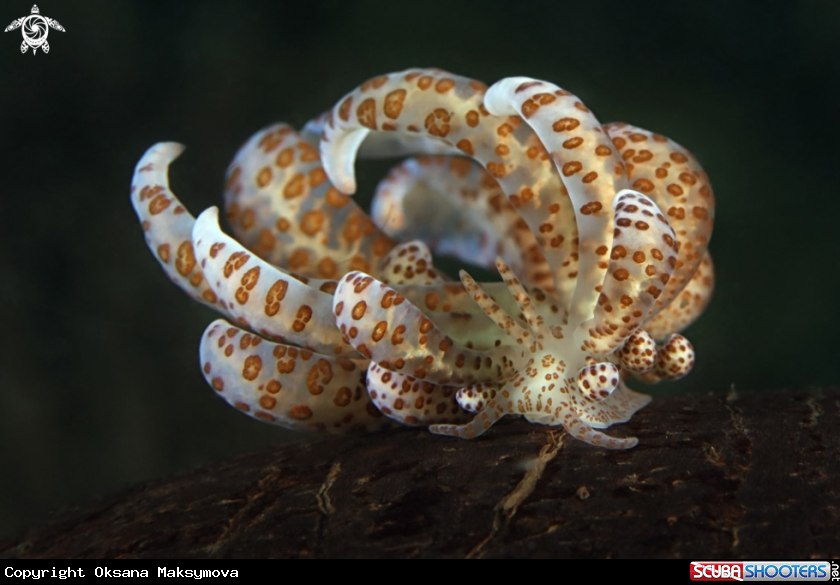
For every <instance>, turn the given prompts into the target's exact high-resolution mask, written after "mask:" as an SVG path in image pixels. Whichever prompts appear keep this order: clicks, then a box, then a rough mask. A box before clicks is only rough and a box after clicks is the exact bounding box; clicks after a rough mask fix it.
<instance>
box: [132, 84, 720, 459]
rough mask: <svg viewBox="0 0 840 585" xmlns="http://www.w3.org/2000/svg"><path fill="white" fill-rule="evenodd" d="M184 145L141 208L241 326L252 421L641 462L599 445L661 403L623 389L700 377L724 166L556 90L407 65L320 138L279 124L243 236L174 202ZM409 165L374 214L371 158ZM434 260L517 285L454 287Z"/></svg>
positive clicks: (620, 441)
mask: <svg viewBox="0 0 840 585" xmlns="http://www.w3.org/2000/svg"><path fill="white" fill-rule="evenodd" d="M181 149H182V147H180V146H179V145H176V144H172V143H162V144H158V145H156V146H154V147H152V148H151V149H150V150H149V151H148V152H147V153H146V154H145V155H144V157H143V158H142V159H141V161H140V162H139V163H138V165H137V168H136V170H135V175H134V181H133V185H132V202H133V204H134V206H135V209H136V211H137V213H138V216H139V217H140V219H141V222H142V224H143V227H144V230H145V233H146V240H147V243H148V245H149V247H150V248H151V250H152V251H153V253H154V254H155V255H156V257H157V259H158V261H159V262H160V263H161V265H162V267H163V268H164V270H165V271H166V272H167V274H168V275H169V276H170V278H171V279H172V280H173V281H174V282H175V283H176V284H177V285H179V286H180V287H181V288H182V289H184V290H185V291H186V292H187V293H188V294H190V295H191V296H192V297H193V298H195V299H196V300H199V301H200V302H202V303H205V304H207V305H209V306H211V307H213V308H215V309H216V310H218V311H219V312H220V313H222V314H223V315H224V316H226V317H227V319H228V320H229V321H231V322H232V323H231V322H227V321H225V320H222V319H220V320H218V321H216V322H214V323H212V324H211V325H210V327H208V329H207V331H206V332H205V334H204V335H203V337H202V342H201V349H200V354H201V365H202V369H203V372H204V375H205V377H206V379H207V381H208V382H209V383H210V385H211V386H212V387H213V388H214V389H215V390H216V391H217V392H218V393H219V394H220V395H221V396H222V397H223V398H225V399H226V400H227V401H228V402H230V403H231V404H232V405H234V406H236V407H237V408H239V409H240V410H243V411H245V412H247V413H248V414H250V415H251V416H254V417H256V418H259V419H261V420H265V421H268V422H272V423H275V424H279V425H283V426H287V427H291V428H298V429H319V430H327V431H339V432H343V431H347V430H352V429H364V430H374V429H377V428H382V427H383V426H387V425H388V424H391V423H392V421H396V422H398V423H401V424H405V425H422V426H429V428H430V430H431V431H432V432H434V433H438V434H443V435H454V436H459V437H464V438H472V437H475V436H478V435H480V434H482V433H483V432H484V431H486V430H487V429H488V428H489V427H490V426H492V425H493V424H494V423H495V422H496V421H498V420H499V419H500V418H501V417H503V416H505V415H508V414H510V415H523V416H524V417H525V418H526V419H527V420H529V421H531V422H536V423H540V424H545V425H557V426H562V427H564V428H565V430H566V431H567V432H568V433H569V434H571V435H572V436H575V437H577V438H579V439H581V440H583V441H586V442H587V443H590V444H593V445H598V446H603V447H607V448H614V449H626V448H630V447H633V446H634V445H635V444H636V443H637V440H636V439H635V438H614V437H610V436H608V435H606V434H604V433H603V432H602V431H601V429H604V428H606V427H609V426H610V425H612V424H615V423H620V422H625V421H627V420H629V419H630V418H631V417H632V415H633V414H634V413H635V412H636V411H637V410H639V409H640V408H642V407H643V406H645V405H646V404H647V403H648V402H649V400H650V398H649V397H648V396H646V395H643V394H639V393H637V392H634V391H632V390H631V389H630V388H628V387H627V385H626V383H625V381H626V379H627V378H628V377H629V376H630V375H635V376H637V377H639V378H642V379H643V380H646V381H658V380H663V379H677V378H679V377H682V376H684V375H685V374H687V373H688V372H689V371H690V369H691V367H692V365H693V363H694V351H693V348H692V347H691V345H690V343H689V342H688V341H687V340H686V339H685V338H684V337H683V336H682V335H680V334H679V333H678V332H679V331H681V330H682V329H684V328H685V327H687V326H688V325H689V324H690V323H691V322H693V321H694V319H696V318H697V317H698V316H699V314H700V313H701V312H702V311H703V309H704V308H705V306H706V304H707V303H708V300H709V298H710V295H711V291H712V288H713V280H714V277H713V267H712V263H711V258H710V256H709V254H708V250H707V248H708V242H709V238H710V236H711V230H712V223H713V218H714V197H713V195H712V192H711V189H710V187H709V182H708V178H707V177H706V174H705V173H704V171H703V170H702V168H701V167H700V165H699V164H698V163H697V161H696V159H695V158H694V156H692V155H691V153H689V152H688V151H687V150H686V149H684V148H683V147H682V146H680V145H678V144H676V143H675V142H673V141H671V140H670V139H668V138H666V137H664V136H662V135H659V134H655V133H651V132H648V131H646V130H643V129H640V128H636V127H633V126H630V125H627V124H608V125H601V123H600V122H599V121H598V120H597V119H596V118H595V116H594V115H593V114H592V112H590V111H589V109H587V108H586V107H585V106H584V105H583V103H582V102H581V101H580V100H579V99H578V98H577V97H575V96H574V95H573V94H571V93H569V92H568V91H565V90H563V89H561V88H559V87H557V86H555V85H553V84H550V83H548V82H544V81H538V80H534V79H530V78H522V77H517V78H506V79H503V80H501V81H499V82H497V83H496V84H494V85H493V86H491V87H490V88H488V87H487V86H486V85H484V84H482V83H480V82H477V81H474V80H470V79H467V78H463V77H459V76H456V75H452V74H450V73H447V72H444V71H440V70H430V69H416V70H408V71H404V72H400V73H394V74H390V75H386V76H381V77H377V78H375V79H372V80H370V81H368V82H366V83H365V84H363V85H362V86H360V87H359V88H358V89H356V90H354V91H353V92H351V93H350V94H348V95H347V96H345V97H344V98H343V99H342V100H340V101H339V102H338V104H337V105H336V106H335V107H334V108H333V110H331V111H330V112H328V113H327V114H326V115H322V116H320V117H319V118H316V119H315V120H313V121H311V122H309V123H308V124H307V125H306V126H305V127H304V129H303V130H302V131H301V132H300V133H297V132H295V131H294V130H293V129H292V128H291V127H289V126H287V125H284V124H278V125H275V126H272V127H269V128H267V129H265V130H263V131H261V132H259V133H258V134H257V135H255V136H254V137H253V138H252V139H251V140H250V141H249V142H248V143H246V144H245V145H244V146H243V147H242V149H241V150H240V151H239V153H238V154H237V155H236V157H235V159H234V161H233V163H232V165H231V166H230V168H229V170H228V175H227V177H228V178H227V185H226V189H225V204H226V205H225V207H226V212H227V218H228V220H229V221H230V224H231V226H232V229H233V232H234V235H235V236H236V239H234V238H231V237H230V236H227V235H226V234H224V233H223V232H222V231H221V229H220V227H219V223H218V211H217V210H216V208H210V209H208V210H206V211H205V212H204V213H202V214H201V215H200V216H199V217H198V218H197V219H194V218H193V216H192V215H190V214H189V213H188V212H187V211H186V209H185V208H184V206H183V205H182V204H181V203H180V202H179V201H178V200H177V198H176V197H175V195H174V194H173V193H172V192H171V190H170V189H169V185H168V178H167V173H168V166H169V164H170V163H171V162H172V161H173V160H174V159H175V158H176V157H177V156H178V155H179V154H180V152H181ZM319 149H320V150H319ZM393 155H411V156H415V155H416V156H418V158H409V159H407V160H405V161H404V162H403V163H401V164H400V165H399V166H398V167H396V168H395V169H394V170H393V171H392V172H391V173H390V175H389V176H388V177H387V178H386V179H385V180H384V181H383V182H382V183H381V184H380V186H379V187H378V188H377V191H376V194H375V196H374V201H373V208H372V215H373V218H372V219H371V218H370V217H368V216H367V215H366V214H365V213H364V212H363V211H362V210H361V209H360V208H359V207H358V206H357V205H356V204H355V203H354V201H353V199H352V197H349V195H352V194H353V193H354V192H355V190H356V186H355V179H354V164H355V159H356V157H357V156H371V157H381V156H393ZM400 242H402V243H400ZM433 254H443V255H449V256H454V257H456V258H459V259H461V260H464V261H466V262H469V263H471V264H473V265H478V266H482V267H485V268H491V269H493V270H497V271H498V272H499V274H500V275H501V277H502V282H490V283H477V282H476V281H475V280H474V279H473V278H471V277H470V276H469V274H468V273H467V272H465V271H461V273H460V282H459V281H452V280H450V279H448V278H447V277H446V276H445V275H443V274H442V273H441V272H440V271H439V270H438V269H437V268H436V267H435V266H434V264H433V256H432V255H433ZM657 342H659V343H657ZM382 415H384V417H383V416H382Z"/></svg>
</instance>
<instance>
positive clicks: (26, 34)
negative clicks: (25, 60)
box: [3, 4, 64, 55]
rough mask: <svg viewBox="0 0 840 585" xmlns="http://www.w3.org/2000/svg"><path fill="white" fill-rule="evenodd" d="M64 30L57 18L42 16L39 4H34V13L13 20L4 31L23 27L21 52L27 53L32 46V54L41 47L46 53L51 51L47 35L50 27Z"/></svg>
mask: <svg viewBox="0 0 840 585" xmlns="http://www.w3.org/2000/svg"><path fill="white" fill-rule="evenodd" d="M51 28H53V29H55V30H57V31H60V32H64V27H63V26H61V25H60V24H58V21H57V20H53V19H52V18H47V17H46V16H41V11H40V10H38V5H37V4H35V5H33V6H32V14H30V15H29V16H24V17H22V18H18V19H17V20H13V21H12V24H10V25H9V26H7V27H6V30H4V31H3V32H9V31H10V30H17V29H21V33H22V34H23V42H22V43H21V45H20V52H21V53H25V52H26V51H27V50H29V49H30V48H31V49H32V54H33V55H34V54H35V53H37V52H38V49H39V48H40V49H41V50H42V51H44V53H49V52H50V44H49V43H48V42H47V35H48V34H49V32H50V29H51Z"/></svg>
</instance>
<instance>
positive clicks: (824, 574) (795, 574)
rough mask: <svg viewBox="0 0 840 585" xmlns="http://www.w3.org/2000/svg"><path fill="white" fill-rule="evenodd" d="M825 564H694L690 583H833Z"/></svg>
mask: <svg viewBox="0 0 840 585" xmlns="http://www.w3.org/2000/svg"><path fill="white" fill-rule="evenodd" d="M832 565H834V566H835V567H836V563H829V562H828V561H694V562H692V563H691V580H692V581H793V582H797V583H801V582H803V581H828V580H829V579H831V580H835V579H834V572H833V567H832Z"/></svg>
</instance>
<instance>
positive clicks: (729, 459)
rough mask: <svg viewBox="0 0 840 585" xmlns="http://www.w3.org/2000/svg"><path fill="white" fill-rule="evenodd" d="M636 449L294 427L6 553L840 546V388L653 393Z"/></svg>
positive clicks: (92, 507)
mask: <svg viewBox="0 0 840 585" xmlns="http://www.w3.org/2000/svg"><path fill="white" fill-rule="evenodd" d="M626 427H627V428H626V429H625V428H623V427H617V429H616V434H619V435H621V436H624V435H629V434H634V435H636V436H638V437H639V445H638V447H636V448H635V449H632V450H629V451H607V450H605V449H596V448H594V447H591V446H589V445H586V444H584V443H581V442H579V441H574V440H572V439H570V438H568V437H565V436H564V434H563V433H562V432H556V431H551V430H550V429H547V428H542V427H535V426H534V425H529V424H527V423H524V422H520V421H511V422H508V423H505V424H500V425H498V426H497V427H494V428H493V430H492V432H490V433H488V434H487V435H486V436H483V437H481V438H479V439H476V440H474V441H461V440H455V439H449V438H443V437H438V436H434V435H431V434H429V433H427V432H425V431H421V430H416V429H414V430H412V429H400V430H397V431H394V432H390V433H383V434H379V435H371V436H367V437H360V438H347V437H336V438H326V439H319V440H313V441H306V442H304V441H301V442H296V443H287V444H283V445H281V446H278V447H276V448H274V449H272V450H269V451H264V452H261V453H255V454H250V455H243V456H241V457H238V458H235V459H232V460H230V461H226V462H223V463H219V464H215V465H212V466H208V467H205V468H202V469H198V470H195V471H193V472H190V473H187V474H185V475H181V476H178V477H173V478H168V479H163V480H159V481H155V482H151V483H148V484H145V485H140V486H137V487H134V488H131V489H129V490H127V491H126V492H124V493H122V494H118V495H115V496H111V497H108V498H104V499H102V500H101V501H99V502H95V503H92V504H89V505H86V506H84V507H81V508H79V509H77V510H74V511H71V512H68V513H67V514H65V515H63V516H61V517H58V518H57V519H55V520H53V521H52V522H50V523H48V524H47V525H44V526H41V527H39V528H36V529H33V530H31V531H30V532H29V533H28V534H26V535H25V536H23V537H21V538H18V539H14V540H7V541H5V542H0V557H5V558H37V557H71V558H82V557H133V558H184V557H368V556H370V557H373V556H375V557H677V558H689V557H690V558H714V557H721V558H748V557H749V558H828V557H830V556H832V555H835V556H836V555H837V554H840V528H838V526H840V480H838V472H840V460H838V456H837V454H838V452H840V433H838V431H837V429H838V427H840V390H839V389H837V388H830V389H823V390H814V391H811V392H807V393H805V392H801V393H770V394H750V395H745V396H741V397H736V396H735V395H730V396H729V397H726V398H724V397H720V396H709V397H702V398H698V397H689V398H682V399H657V400H655V401H654V402H653V404H652V405H651V406H650V407H648V408H647V409H645V410H643V411H641V412H640V413H639V414H638V415H637V416H636V418H634V419H633V421H632V422H631V423H629V424H628V425H626Z"/></svg>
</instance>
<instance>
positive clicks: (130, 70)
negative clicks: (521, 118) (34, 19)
mask: <svg viewBox="0 0 840 585" xmlns="http://www.w3.org/2000/svg"><path fill="white" fill-rule="evenodd" d="M28 2H31V0H28V1H27V0H15V1H11V0H10V1H6V2H3V3H2V8H0V26H3V27H5V25H6V24H7V23H9V22H11V21H13V20H14V19H16V18H19V17H22V16H26V15H28V14H29V13H30V10H31V5H30V4H29V3H28ZM39 7H40V9H41V14H42V15H45V16H49V17H50V18H54V19H56V20H58V21H59V22H60V23H61V24H62V25H63V26H64V27H65V28H66V32H64V33H60V32H57V31H51V32H50V34H49V41H50V46H51V50H50V52H49V54H46V55H45V54H43V53H42V52H41V51H39V52H38V54H37V55H35V56H33V55H32V53H31V51H30V52H27V54H24V55H22V54H21V53H20V50H19V46H20V43H21V40H22V39H21V33H20V31H19V30H18V31H12V32H8V33H5V34H0V153H2V159H1V160H2V162H0V177H2V180H0V323H2V333H0V537H2V536H9V535H11V534H14V533H15V532H18V531H20V530H22V529H24V528H26V527H28V526H30V525H32V524H34V523H37V522H40V521H43V520H44V519H45V518H46V517H47V516H48V514H49V513H50V512H53V511H56V510H59V509H61V508H63V507H66V506H68V505H71V504H74V503H82V502H84V501H86V500H89V499H91V498H94V497H96V496H99V495H103V494H106V493H109V492H113V491H116V490H118V489H120V488H122V487H125V486H127V485H130V484H132V483H136V482H139V481H142V480H147V479H151V478H157V477H161V476H164V475H166V474H170V473H173V472H177V471H182V470H186V469H190V468H193V467H195V466H198V465H200V464H202V463H204V462H208V461H213V460H219V459H223V458H225V457H228V456H231V455H234V454H237V453H243V452H246V451H250V450H255V449H258V448H260V447H262V446H265V445H269V444H272V443H276V442H278V441H282V440H286V439H287V438H288V437H289V436H291V433H288V432H286V431H283V430H282V429H277V428H274V427H271V426H269V425H265V424H261V423H258V422H256V421H254V420H252V419H250V418H247V417H245V416H243V415H241V414H239V413H237V412H235V411H234V410H233V409H231V408H230V407H228V406H227V405H226V404H225V403H224V402H223V401H222V400H220V399H219V398H217V397H215V396H214V395H213V392H212V390H211V389H210V388H209V387H208V386H207V385H206V384H205V382H204V380H203V378H202V375H201V373H200V371H199V363H198V341H199V338H200V335H201V333H202V331H203V330H204V328H205V326H206V325H207V324H208V323H209V322H210V321H211V320H213V319H214V318H215V314H214V313H213V312H212V311H210V310H209V309H206V308H203V307H201V306H199V305H198V304H197V303H194V302H192V301H191V300H190V299H188V298H187V296H186V295H184V294H183V293H182V292H181V291H180V290H179V289H177V288H176V287H175V286H174V285H172V284H171V283H170V282H169V281H168V279H167V278H166V277H165V276H164V274H163V272H162V270H161V269H160V268H159V266H158V264H157V262H156V261H155V260H154V259H153V257H152V255H151V254H150V252H149V251H148V250H147V248H146V246H145V244H144V242H143V234H142V230H141V228H140V225H139V224H138V221H137V219H136V216H135V214H134V211H133V209H132V207H131V204H130V201H129V186H130V182H131V176H132V172H133V169H134V165H135V163H136V162H137V160H138V159H139V158H140V156H141V155H142V154H143V152H144V151H145V149H146V148H148V147H149V146H151V145H152V144H154V143H156V142H159V141H165V140H174V141H178V142H182V143H184V144H186V145H187V146H188V150H187V152H186V153H185V155H184V156H182V158H181V159H179V160H178V162H177V163H175V165H174V166H173V168H172V172H171V182H172V186H173V190H174V192H175V193H176V194H177V195H178V196H179V197H180V198H181V200H182V201H183V202H184V203H185V204H186V205H187V206H188V208H189V209H190V210H191V211H192V212H193V213H194V214H196V215H197V214H198V212H200V211H201V210H203V209H204V208H206V207H208V206H210V205H220V204H221V191H222V183H223V176H224V172H225V169H226V167H227V165H228V163H229V161H230V159H231V158H232V156H233V154H234V153H235V151H236V150H237V148H238V147H239V146H240V145H241V144H242V143H243V142H244V141H245V140H246V139H247V138H248V137H249V136H250V135H251V134H253V133H254V132H256V131H257V130H259V129H261V128H263V127H264V126H267V125H268V124H270V123H273V122H276V121H285V122H289V123H291V124H293V125H295V126H298V127H300V126H301V125H302V124H303V123H304V122H306V120H307V119H309V118H310V117H313V116H315V115H317V114H318V113H320V112H321V111H323V110H325V109H327V108H329V107H331V106H332V105H333V104H334V103H335V102H337V101H338V99H339V98H340V97H341V96H342V95H343V94H344V93H346V92H348V91H350V90H351V89H353V88H354V87H355V86H357V85H359V84H360V83H361V82H363V81H364V80H366V79H368V78H370V77H372V76H375V75H378V74H383V73H389V72H392V71H399V70H402V69H406V68H408V67H411V66H436V67H440V68H444V69H447V70H450V71H452V72H455V73H458V74H461V75H466V76H469V77H473V78H475V79H480V80H483V81H485V82H489V83H492V82H493V81H496V80H498V79H499V78H501V77H506V76H511V75H527V76H532V77H536V78H542V79H546V80H549V81H553V82H555V83H557V84H558V85H560V86H562V87H564V88H567V89H569V90H571V91H573V92H574V93H576V94H577V95H578V96H580V97H581V98H582V100H583V101H584V102H585V103H586V105H587V106H589V107H590V109H592V110H593V111H594V112H595V113H596V114H597V115H598V117H599V118H600V120H601V121H602V122H609V121H618V120H622V121H627V122H632V123H633V124H636V125H638V126H642V127H644V128H648V129H651V130H654V131H656V132H659V133H662V134H665V135H667V136H669V137H671V138H673V139H675V140H676V141H678V142H680V143H682V144H684V145H685V146H687V147H688V148H689V149H690V150H691V151H693V152H694V154H695V155H696V156H697V157H698V159H699V160H700V162H701V163H702V164H703V166H704V167H705V169H706V171H707V172H708V174H709V176H710V178H711V180H712V184H713V187H714V190H715V194H716V197H717V201H718V207H717V217H716V225H715V232H714V236H713V238H712V243H711V250H712V253H713V256H714V259H715V265H716V270H717V289H716V292H715V296H714V298H713V300H712V304H711V306H710V307H709V309H708V310H707V312H706V314H705V315H703V317H702V318H701V319H700V321H699V322H698V323H696V324H695V325H694V326H692V327H691V328H690V329H689V330H688V333H687V337H689V339H690V340H691V341H692V342H693V344H694V346H695V349H696V351H697V354H698V361H697V366H696V368H695V370H694V372H693V373H692V374H691V375H690V376H689V377H688V378H686V379H685V380H682V381H679V382H677V383H670V384H667V385H663V386H662V388H656V392H657V393H658V394H659V395H663V394H685V393H708V392H717V393H725V392H726V391H728V390H729V388H730V386H731V385H733V384H734V385H735V387H736V388H738V389H739V390H742V391H749V390H758V391H771V390H774V389H782V388H801V387H810V386H816V385H826V384H832V383H837V381H838V375H837V366H836V365H835V362H834V359H835V357H836V356H835V353H836V352H835V348H836V331H837V328H838V325H840V320H838V292H837V287H838V284H840V278H838V274H840V254H838V251H837V250H838V246H837V244H836V243H832V242H836V238H837V236H838V235H840V232H839V231H838V228H837V220H838V217H839V216H840V193H838V190H837V184H838V181H837V177H838V172H840V171H838V170H837V167H834V165H835V164H837V162H838V158H837V155H838V154H840V153H838V130H840V120H839V119H838V118H840V106H838V103H840V98H839V97H838V96H840V93H838V89H840V83H838V80H840V35H839V34H838V32H837V31H838V30H840V3H838V2H834V1H823V2H820V1H816V0H815V1H809V2H797V1H794V0H789V1H787V2H737V3H736V2H729V1H718V0H714V1H710V0H703V1H702V2H701V1H697V2H674V1H672V0H671V1H667V2H639V3H627V2H617V1H616V2H608V1H596V0H587V1H586V2H562V1H559V0H555V1H553V2H536V1H532V2H482V3H473V2H469V1H466V0H458V1H452V0H449V1H440V0H424V1H423V2H417V3H408V2H402V3H400V2H374V1H335V2H317V1H312V0H310V1H307V2H300V1H297V2H290V1H285V2H284V1H274V2H267V1H266V2H261V1H257V0H254V1H251V2H248V3H236V4H234V3H231V2H226V1H220V0H217V1H208V0H202V1H201V2H198V1H192V2H188V1H183V2H177V3H175V2H151V1H144V2H140V1H125V2H110V1H105V0H91V1H86V2H72V3H71V2H64V1H55V0H52V1H51V0H45V3H39ZM389 166H390V164H388V163H370V164H365V165H363V166H361V167H360V171H359V175H360V179H361V181H360V186H361V188H360V191H359V193H360V195H362V196H367V197H369V196H370V193H371V192H372V190H373V187H374V185H375V184H376V181H377V180H378V179H379V178H381V177H382V176H383V175H384V173H385V172H386V170H387V168H388V167H389Z"/></svg>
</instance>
